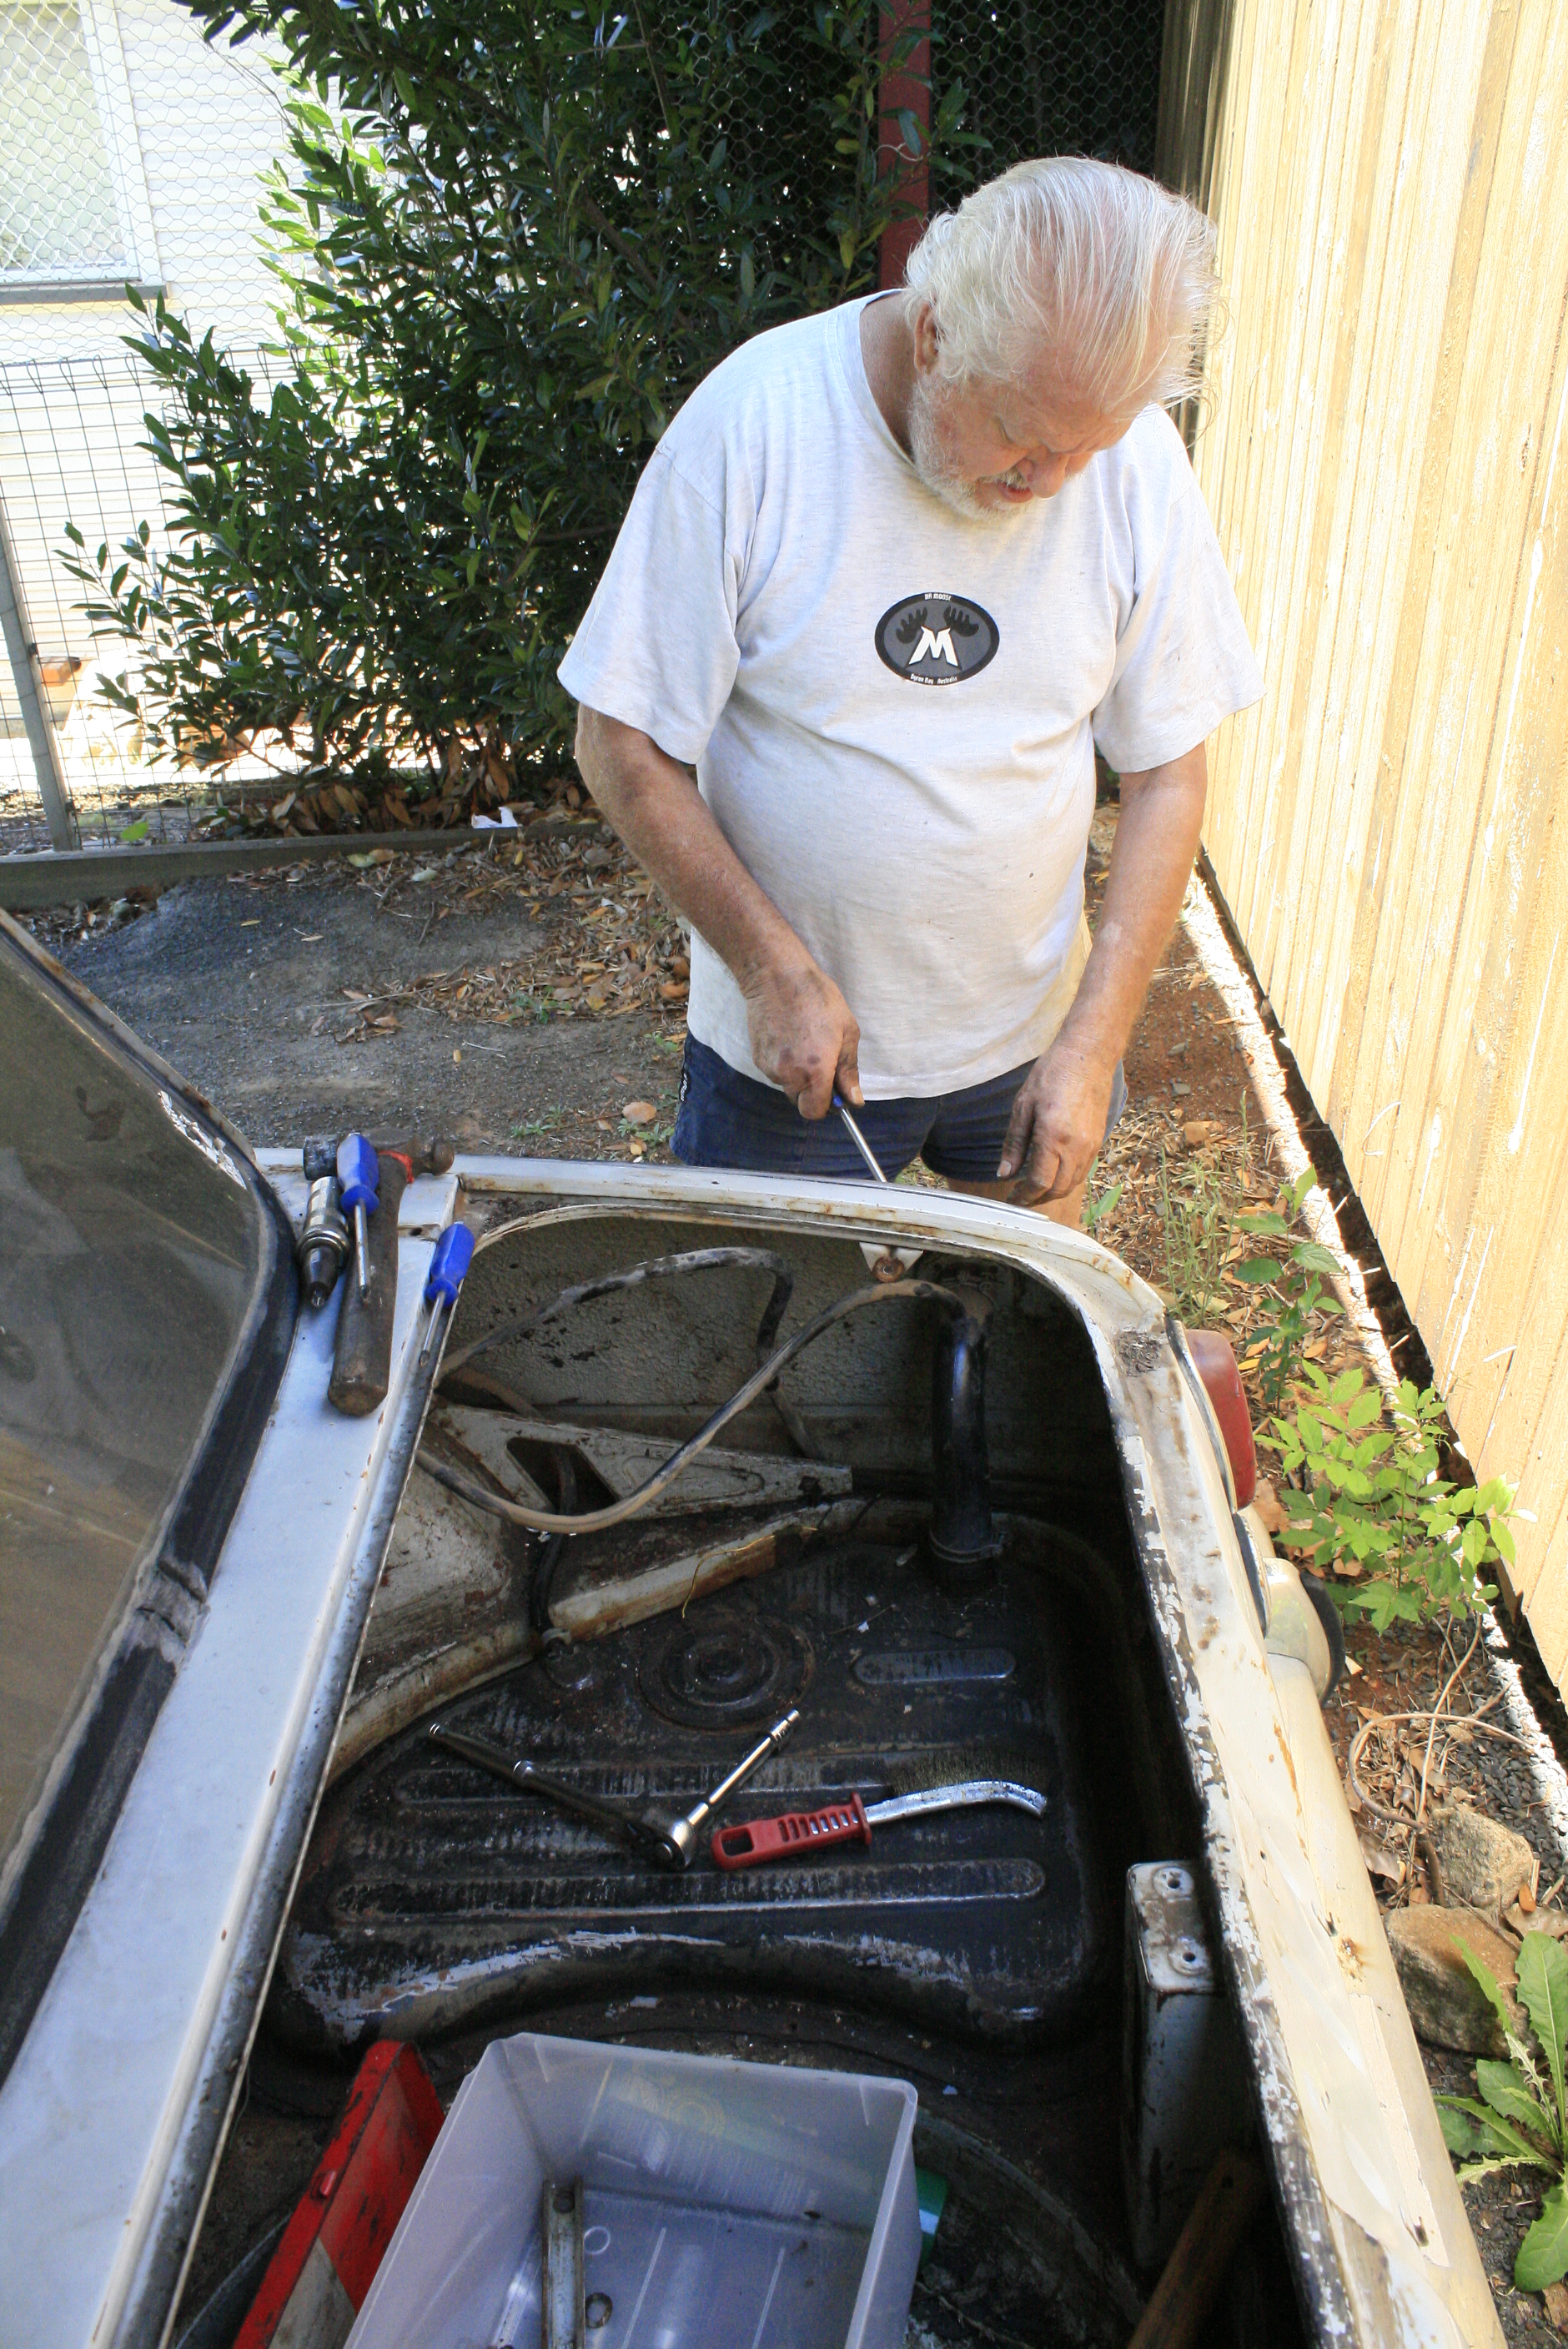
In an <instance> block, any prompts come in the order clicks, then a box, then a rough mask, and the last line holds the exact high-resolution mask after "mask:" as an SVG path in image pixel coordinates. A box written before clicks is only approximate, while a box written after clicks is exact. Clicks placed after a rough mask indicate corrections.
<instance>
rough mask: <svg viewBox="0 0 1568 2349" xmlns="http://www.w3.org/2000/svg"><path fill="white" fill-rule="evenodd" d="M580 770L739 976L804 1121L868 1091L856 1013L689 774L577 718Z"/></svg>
mask: <svg viewBox="0 0 1568 2349" xmlns="http://www.w3.org/2000/svg"><path fill="white" fill-rule="evenodd" d="M577 763H578V765H579V767H580V768H581V769H582V771H583V781H585V782H586V784H587V786H588V788H589V790H590V791H591V792H593V797H594V800H595V801H596V802H597V803H598V806H599V809H600V811H601V812H602V813H603V815H605V816H607V817H608V819H609V821H610V822H611V823H613V824H614V827H615V830H616V831H617V832H618V833H620V835H621V837H622V839H623V840H624V842H625V843H626V845H627V847H628V848H629V849H630V850H631V852H632V854H633V855H634V856H635V857H637V858H638V859H639V861H640V862H641V863H642V864H645V866H646V867H647V869H648V871H649V872H650V873H651V874H653V876H654V878H655V881H656V882H657V883H658V885H659V886H660V888H661V889H663V890H664V892H665V895H666V896H667V897H669V898H670V899H671V900H672V901H673V902H674V904H675V905H677V906H678V907H679V908H680V910H681V912H682V913H683V914H684V915H685V916H686V919H687V921H688V922H689V923H690V924H691V926H692V927H693V929H694V930H696V932H697V933H698V934H699V936H702V937H704V938H706V940H707V943H708V945H709V946H710V947H712V948H713V950H714V952H715V954H717V956H718V957H720V959H721V960H722V961H723V962H725V963H726V964H727V966H728V968H729V970H730V971H731V973H732V974H733V976H734V978H735V981H736V984H737V986H738V988H739V989H740V992H741V996H742V999H743V1000H744V1002H745V1005H746V1018H747V1028H748V1035H749V1038H750V1044H751V1055H752V1058H753V1060H754V1061H756V1063H757V1066H758V1068H759V1069H760V1070H761V1071H762V1073H763V1075H764V1076H765V1077H768V1078H769V1079H770V1080H771V1081H772V1082H773V1083H774V1084H776V1085H778V1086H779V1087H780V1088H781V1090H782V1091H783V1092H787V1093H788V1094H789V1098H790V1100H791V1101H792V1102H794V1103H795V1105H796V1107H797V1108H798V1109H799V1112H800V1113H801V1115H802V1116H803V1117H824V1116H826V1114H827V1112H828V1109H829V1106H830V1103H831V1101H832V1098H833V1093H834V1092H835V1090H838V1091H841V1092H843V1093H844V1094H846V1095H847V1096H848V1098H849V1099H850V1100H851V1101H852V1102H859V1101H861V1100H862V1099H863V1095H862V1094H861V1079H860V1069H859V1066H858V1063H857V1058H856V1054H857V1049H858V1047H859V1043H860V1032H861V1031H860V1030H859V1028H858V1027H857V1026H856V1024H855V1019H854V1014H853V1013H852V1012H851V1009H850V1007H849V1005H848V1004H847V1003H846V1002H845V1001H844V999H843V997H842V995H841V993H840V991H839V989H838V988H837V987H836V986H835V985H834V983H833V981H832V979H831V978H829V977H828V975H827V974H826V972H824V971H822V970H820V969H819V968H818V966H817V964H816V963H815V962H814V961H813V960H812V958H811V956H810V954H809V953H808V952H807V950H806V948H805V947H804V946H803V945H802V944H801V942H800V940H799V938H798V937H797V936H796V935H795V932H794V931H793V930H792V929H791V928H790V926H789V923H788V922H787V921H786V920H785V918H784V916H783V915H782V914H781V913H780V912H779V908H778V906H777V905H775V904H774V903H773V900H772V898H771V897H769V895H768V893H767V891H766V890H765V889H762V888H760V887H759V886H758V884H757V883H756V882H755V881H754V880H753V879H752V877H751V874H749V873H748V871H747V869H746V867H745V865H744V864H742V863H741V861H740V859H739V857H738V856H737V854H736V853H735V851H734V849H733V848H731V846H730V844H729V843H728V841H727V840H726V838H725V836H724V833H722V831H721V830H720V829H719V826H718V824H717V823H716V821H715V819H714V815H713V812H712V810H711V809H710V808H709V807H708V806H707V802H705V801H704V799H703V797H702V794H701V793H700V792H698V790H697V788H696V784H695V783H694V782H693V781H692V779H691V777H690V776H689V775H688V774H687V773H686V769H685V768H684V767H681V766H677V765H676V761H675V760H673V759H670V758H666V757H665V753H664V751H662V750H660V749H659V747H658V745H657V743H655V742H654V741H651V740H649V738H648V736H647V735H646V734H640V733H639V732H638V731H637V730H636V729H635V727H633V726H623V725H621V724H620V722H619V721H618V720H617V719H614V718H606V717H605V716H604V715H603V712H602V711H600V710H596V709H581V710H580V711H579V712H578V719H577Z"/></svg>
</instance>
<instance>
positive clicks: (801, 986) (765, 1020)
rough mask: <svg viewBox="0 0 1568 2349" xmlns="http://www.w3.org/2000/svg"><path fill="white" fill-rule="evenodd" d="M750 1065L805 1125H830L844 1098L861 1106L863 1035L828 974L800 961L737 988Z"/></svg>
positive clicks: (773, 967) (804, 958)
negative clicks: (813, 1121) (819, 1120)
mask: <svg viewBox="0 0 1568 2349" xmlns="http://www.w3.org/2000/svg"><path fill="white" fill-rule="evenodd" d="M740 991H741V994H742V996H743V997H744V999H745V1002H746V1019H747V1027H748V1031H749V1035H750V1041H751V1057H752V1059H753V1060H754V1061H756V1063H757V1065H758V1068H759V1069H760V1070H761V1071H762V1073H763V1075H764V1076H765V1077H769V1078H771V1080H772V1081H773V1082H774V1083H775V1084H776V1085H779V1086H781V1087H782V1089H783V1090H784V1092H787V1093H788V1094H789V1097H790V1099H791V1100H792V1101H793V1102H794V1103H795V1106H796V1108H797V1109H798V1110H799V1112H800V1114H801V1116H802V1117H826V1116H827V1114H828V1112H829V1110H830V1109H831V1107H832V1105H833V1095H834V1093H835V1092H840V1093H841V1094H842V1095H843V1097H844V1099H845V1100H846V1101H847V1102H852V1103H853V1104H854V1105H855V1106H856V1107H857V1108H858V1107H859V1105H860V1104H861V1102H863V1101H864V1099H865V1095H864V1094H863V1093H862V1092H861V1072H860V1068H859V1066H858V1055H859V1052H860V1043H861V1031H860V1027H859V1025H858V1023H857V1021H856V1019H855V1015H854V1013H853V1012H852V1011H851V1009H850V1007H849V1005H848V1004H847V1003H846V1002H845V1001H844V999H843V997H842V996H841V994H840V992H839V990H838V988H836V987H835V986H834V984H833V982H832V980H831V979H830V978H829V977H828V975H827V973H826V971H823V970H819V968H817V965H816V964H815V963H814V962H813V961H812V960H811V958H810V956H809V955H807V954H805V953H804V951H802V953H801V957H800V959H799V961H798V962H797V961H795V960H793V959H791V960H789V962H787V963H783V964H774V963H770V964H768V965H766V966H764V967H763V968H760V969H758V971H756V972H755V973H754V974H749V975H748V977H747V978H743V979H741V981H740Z"/></svg>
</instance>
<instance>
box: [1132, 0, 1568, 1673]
mask: <svg viewBox="0 0 1568 2349" xmlns="http://www.w3.org/2000/svg"><path fill="white" fill-rule="evenodd" d="M1161 175H1162V176H1163V177H1164V178H1165V179H1166V180H1167V181H1169V182H1170V183H1171V184H1172V185H1175V186H1178V187H1181V188H1182V189H1183V190H1184V191H1186V192H1187V193H1189V194H1190V195H1191V196H1192V197H1193V198H1194V199H1195V200H1196V201H1197V202H1201V203H1202V205H1203V206H1204V207H1205V209H1206V210H1207V211H1208V212H1210V213H1211V214H1212V217H1213V219H1214V220H1215V222H1217V224H1218V227H1219V232H1220V243H1221V255H1222V266H1223V269H1224V273H1225V277H1226V280H1227V284H1228V285H1229V287H1230V291H1231V298H1232V304H1233V326H1232V331H1231V334H1230V336H1229V337H1228V339H1227V340H1226V342H1225V343H1224V345H1223V346H1222V348H1221V350H1220V352H1219V355H1218V364H1217V368H1216V391H1217V398H1216V400H1215V402H1214V403H1213V406H1212V410H1211V412H1210V416H1209V419H1208V420H1207V421H1206V422H1205V423H1203V424H1202V426H1201V428H1200V429H1199V433H1198V437H1197V439H1196V440H1195V443H1194V462H1195V464H1196V467H1197V471H1198V476H1199V479H1200V481H1202V486H1203V490H1204V492H1205V494H1206V496H1207V498H1208V501H1209V504H1210V508H1211V511H1212V513H1213V515H1214V519H1215V522H1216V523H1217V525H1218V528H1219V533H1220V537H1221V541H1222V544H1223V546H1224V548H1225V551H1226V554H1227V556H1228V558H1229V560H1230V563H1231V565H1232V570H1233V576H1234V578H1235V580H1236V584H1237V587H1238V590H1239V592H1240V595H1241V601H1242V606H1243V611H1244V612H1245V614H1246V616H1247V620H1248V622H1249V625H1250V626H1251V628H1252V630H1253V641H1254V643H1255V644H1256V646H1257V647H1258V650H1259V654H1260V657H1261V658H1262V661H1263V664H1264V675H1265V677H1266V679H1267V695H1266V698H1265V699H1264V703H1263V705H1262V707H1261V709H1257V710H1254V711H1253V712H1251V713H1250V714H1249V715H1248V716H1247V717H1246V718H1244V719H1242V720H1240V721H1238V722H1237V723H1235V724H1233V726H1232V727H1230V728H1229V729H1227V730H1225V733H1224V734H1223V736H1222V739H1221V740H1220V742H1219V744H1218V746H1217V752H1216V757H1215V761H1214V778H1213V790H1212V801H1211V807H1210V813H1209V819H1208V825H1207V835H1206V836H1207V845H1208V849H1209V854H1210V856H1211V859H1212V864H1213V867H1214V870H1215V873H1216V874H1217V875H1218V878H1219V882H1220V885H1221V888H1222V891H1223V893H1224V895H1225V898H1226V901H1227V903H1228V905H1229V906H1230V908H1231V911H1232V913H1233V916H1234V918H1235V921H1236V924H1237V926H1238V928H1239V930H1240V932H1241V935H1242V936H1243V939H1244V941H1245V943H1246V946H1247V948H1248V951H1249V953H1250V955H1251V957H1252V959H1253V965H1254V967H1255V968H1256V971H1257V974H1258V977H1259V979H1260V980H1261V982H1262V984H1263V986H1264V988H1265V989H1266V990H1267V993H1268V995H1269V998H1270V999H1271V1001H1272V1003H1273V1004H1274V1009H1275V1010H1276V1012H1277V1013H1278V1016H1279V1018H1280V1020H1281V1022H1282V1024H1283V1026H1284V1030H1285V1031H1286V1034H1287V1036H1288V1038H1289V1040H1290V1043H1291V1046H1292V1049H1293V1050H1294V1051H1295V1056H1296V1059H1297V1061H1298V1062H1299V1065H1300V1067H1301V1070H1302V1072H1303V1074H1304V1076H1305V1081H1306V1083H1307V1085H1308V1087H1309V1088H1310V1090H1311V1092H1312V1095H1313V1098H1314V1100H1315V1102H1316V1103H1317V1104H1318V1107H1319V1109H1320V1110H1321V1112H1322V1113H1323V1114H1324V1116H1325V1117H1326V1119H1327V1121H1328V1123H1329V1124H1330V1125H1331V1127H1332V1128H1333V1130H1334V1133H1336V1136H1337V1137H1338V1140H1339V1143H1340V1145H1341V1147H1342V1149H1343V1151H1344V1153H1345V1157H1346V1164H1347V1165H1348V1167H1349V1170H1350V1174H1351V1177H1352V1179H1353V1181H1354V1182H1355V1184H1356V1186H1357V1190H1358V1192H1359V1193H1360V1195H1361V1198H1362V1200H1363V1202H1364V1204H1365V1206H1366V1208H1367V1215H1368V1216H1369V1217H1370V1219H1371V1222H1372V1225H1373V1228H1374V1229H1375V1231H1376V1232H1377V1237H1378V1240H1379V1241H1380V1243H1381V1245H1382V1247H1383V1250H1384V1253H1385V1256H1386V1257H1387V1262H1388V1265H1389V1268H1390V1270H1391V1271H1392V1273H1393V1275H1394V1278H1395V1279H1396V1280H1397V1281H1398V1285H1399V1288H1400V1291H1401V1293H1402V1295H1403V1296H1404V1298H1405V1300H1406V1302H1407V1305H1408V1308H1409V1310H1410V1312H1411V1315H1412V1317H1413V1319H1415V1321H1416V1323H1417V1326H1418V1329H1419V1330H1420V1332H1421V1335H1422V1337H1423V1339H1424V1340H1425V1341H1426V1344H1427V1347H1428V1349H1429V1352H1430V1354H1431V1357H1432V1360H1433V1362H1434V1364H1435V1366H1436V1375H1437V1379H1438V1382H1439V1386H1440V1387H1441V1388H1442V1389H1443V1391H1444V1392H1445V1393H1446V1394H1447V1396H1448V1397H1449V1408H1450V1411H1451V1413H1452V1416H1453V1418H1454V1421H1455V1423H1456V1425H1457V1427H1458V1429H1459V1431H1460V1437H1461V1439H1462V1441H1463V1443H1464V1444H1465V1446H1466V1449H1467V1450H1468V1452H1469V1453H1470V1457H1471V1459H1472V1460H1473V1462H1474V1463H1475V1464H1476V1467H1477V1470H1478V1473H1480V1474H1482V1475H1485V1474H1491V1473H1503V1474H1506V1475H1510V1476H1512V1477H1514V1478H1516V1479H1517V1480H1518V1483H1519V1485H1520V1504H1521V1507H1522V1509H1523V1510H1527V1511H1529V1512H1531V1513H1532V1514H1531V1518H1530V1519H1529V1520H1528V1521H1526V1522H1525V1523H1524V1524H1523V1525H1522V1526H1521V1528H1520V1558H1519V1568H1518V1573H1517V1576H1516V1578H1515V1580H1516V1587H1517V1588H1518V1591H1519V1594H1520V1596H1521V1597H1522V1599H1523V1601H1524V1605H1525V1609H1526V1612H1527V1614H1528V1616H1529V1619H1530V1621H1531V1624H1532V1628H1533V1630H1534V1632H1535V1636H1536V1639H1537V1641H1538V1643H1539V1645H1540V1648H1541V1651H1542V1655H1543V1657H1544V1659H1545V1661H1546V1663H1547V1666H1548V1668H1549V1669H1550V1671H1552V1673H1553V1677H1554V1679H1556V1680H1557V1682H1558V1683H1559V1685H1560V1686H1563V1685H1564V1683H1565V1682H1568V1212H1565V1208H1568V934H1565V933H1568V771H1565V764H1564V751H1565V746H1568V546H1565V544H1564V534H1565V533H1564V524H1565V519H1568V514H1565V500H1568V461H1565V460H1568V450H1564V448H1563V419H1564V412H1565V407H1568V341H1565V336H1564V325H1565V316H1564V313H1565V294H1568V6H1564V5H1563V0H1168V7H1167V23H1166V42H1165V68H1164V86H1163V90H1162V103H1161Z"/></svg>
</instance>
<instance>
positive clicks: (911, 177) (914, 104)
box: [877, 0, 931, 288]
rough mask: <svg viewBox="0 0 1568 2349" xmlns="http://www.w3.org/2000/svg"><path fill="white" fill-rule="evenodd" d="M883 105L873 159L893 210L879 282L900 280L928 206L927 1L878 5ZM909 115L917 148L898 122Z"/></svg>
mask: <svg viewBox="0 0 1568 2349" xmlns="http://www.w3.org/2000/svg"><path fill="white" fill-rule="evenodd" d="M881 13H882V30H881V43H880V46H881V52H882V104H881V109H880V119H879V122H878V132H877V164H878V169H879V171H881V172H882V175H883V176H884V177H889V176H891V177H892V181H893V215H892V221H891V222H889V224H888V226H887V227H886V228H885V229H884V230H883V232H882V253H881V261H882V285H883V287H884V288H886V287H888V286H892V285H903V269H904V264H905V262H906V261H907V260H908V259H909V256H910V254H911V253H912V252H913V249H914V247H915V245H916V244H917V243H919V241H920V235H921V232H922V230H923V228H924V226H925V222H926V216H927V214H928V212H930V209H931V165H930V162H929V160H928V148H929V142H930V136H931V0H886V5H884V6H883V7H882V12H881ZM911 35H913V36H914V39H913V47H910V48H909V50H908V53H907V55H905V56H903V57H902V58H901V60H900V61H899V62H897V63H895V62H894V54H893V53H894V50H895V48H897V47H900V46H901V45H902V44H903V43H904V42H905V41H907V40H908V38H909V36H911ZM901 114H910V115H913V118H914V120H915V123H916V125H917V126H918V129H919V131H920V152H919V154H918V155H915V154H913V152H912V151H911V148H910V145H909V142H908V141H907V140H906V139H905V137H904V133H903V127H902V126H901V125H900V122H899V116H900V115H901Z"/></svg>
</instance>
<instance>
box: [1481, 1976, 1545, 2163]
mask: <svg viewBox="0 0 1568 2349" xmlns="http://www.w3.org/2000/svg"><path fill="white" fill-rule="evenodd" d="M1535 1938H1536V1939H1537V1940H1541V1939H1542V1938H1543V1937H1542V1935H1540V1934H1537V1935H1536V1937H1535ZM1475 2078H1476V2085H1477V2087H1478V2088H1479V2089H1480V2092H1481V2095H1483V2096H1484V2097H1485V2099H1486V2101H1487V2103H1488V2104H1489V2105H1490V2106H1491V2109H1492V2111H1493V2112H1494V2113H1499V2114H1501V2116H1502V2118H1503V2119H1504V2120H1505V2121H1516V2122H1517V2123H1518V2125H1519V2127H1521V2128H1522V2129H1528V2130H1530V2131H1531V2132H1532V2133H1533V2134H1534V2135H1535V2136H1537V2137H1542V2138H1544V2139H1545V2141H1546V2143H1547V2144H1548V2145H1556V2143H1557V2142H1558V2134H1557V2124H1556V2122H1555V2121H1554V2120H1553V2117H1552V2115H1551V2114H1550V2113H1549V2112H1548V2111H1547V2109H1546V2107H1545V2106H1544V2105H1543V2104H1542V2102H1541V2101H1540V2099H1539V2097H1537V2096H1532V2095H1531V2094H1530V2092H1529V2090H1528V2089H1527V2088H1525V2087H1524V2086H1522V2084H1521V2082H1520V2079H1519V2076H1518V2075H1517V2073H1516V2072H1515V2071H1514V2068H1513V2066H1512V2064H1498V2063H1494V2062H1490V2061H1487V2060H1485V2059H1482V2060H1481V2061H1480V2062H1479V2063H1478V2064H1477V2065H1476V2067H1475Z"/></svg>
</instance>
